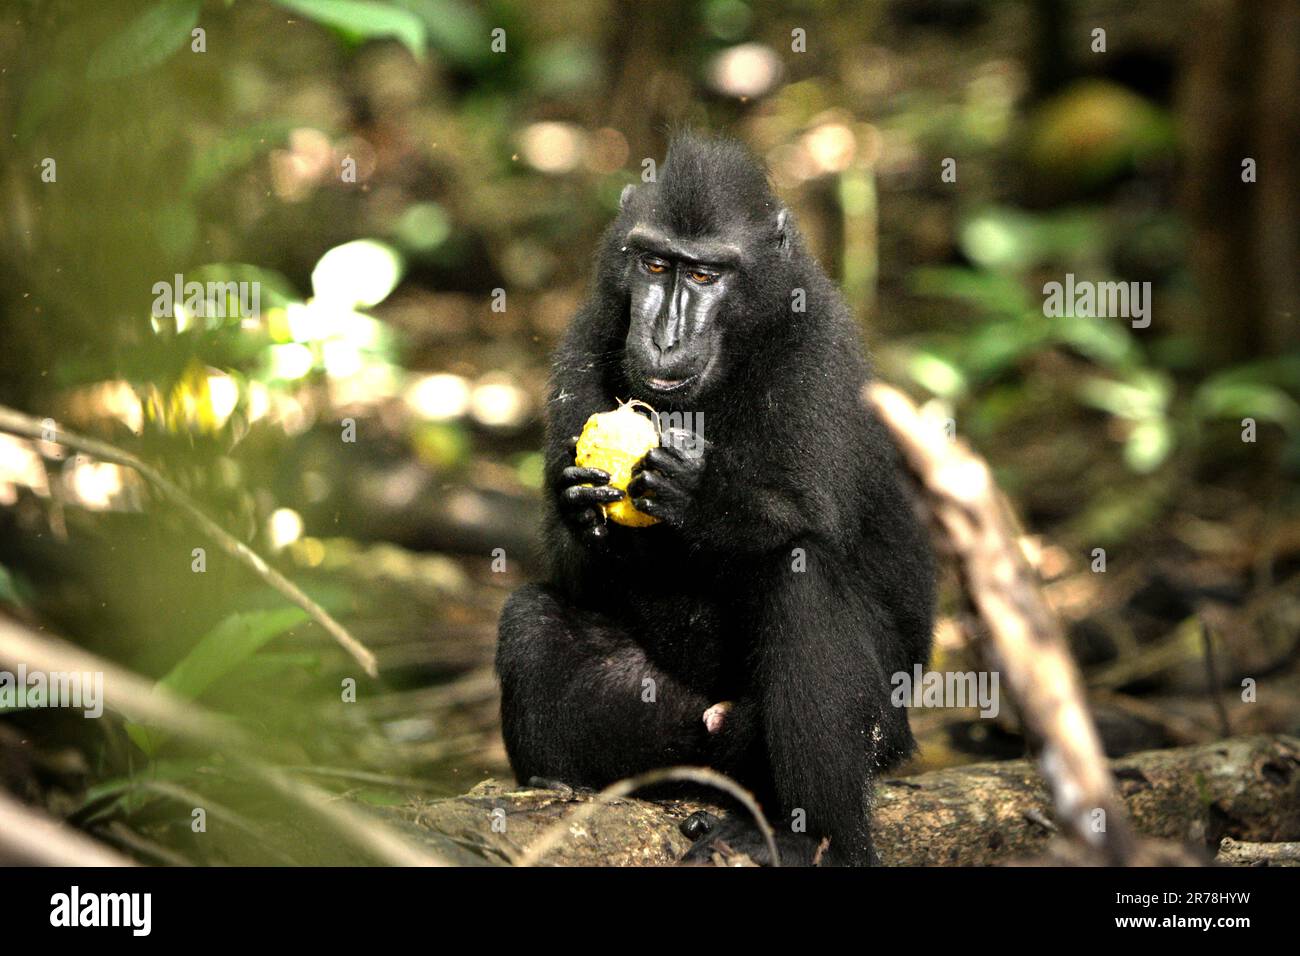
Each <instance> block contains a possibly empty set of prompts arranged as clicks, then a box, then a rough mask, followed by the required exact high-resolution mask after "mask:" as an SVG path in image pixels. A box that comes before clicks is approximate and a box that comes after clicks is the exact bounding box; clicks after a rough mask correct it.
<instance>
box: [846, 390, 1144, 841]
mask: <svg viewBox="0 0 1300 956" xmlns="http://www.w3.org/2000/svg"><path fill="white" fill-rule="evenodd" d="M864 397H865V399H866V400H867V401H868V402H869V403H870V405H871V406H872V407H874V409H875V411H876V413H877V414H878V415H879V416H880V418H881V420H882V421H884V423H885V424H886V425H887V426H888V427H889V429H890V431H891V432H892V433H893V436H894V439H895V441H896V442H897V444H898V447H899V449H900V451H901V452H902V456H903V460H904V463H905V464H906V466H907V468H908V469H909V470H910V471H911V473H912V474H913V475H914V476H915V478H916V479H917V483H918V484H919V486H920V491H921V496H922V499H923V502H924V504H925V506H926V507H927V509H928V511H929V512H930V514H931V515H932V516H933V519H934V521H935V523H936V524H937V525H938V528H939V530H940V532H941V533H942V534H943V536H944V538H945V539H946V542H947V543H948V544H949V546H950V547H951V550H952V552H953V554H954V556H955V558H956V561H957V567H958V572H959V574H960V577H961V581H962V585H963V587H964V589H965V591H966V594H967V596H968V597H969V598H970V600H971V602H972V604H973V605H974V607H975V609H976V610H977V611H978V612H979V617H980V620H981V621H982V623H983V624H984V628H983V629H982V630H983V631H984V632H985V633H986V634H987V642H988V648H989V651H990V652H991V653H990V657H991V659H992V660H993V662H994V663H995V665H996V666H997V668H998V669H999V671H1000V672H1001V676H1002V679H1003V680H1004V681H1005V685H1006V687H1007V689H1008V691H1010V693H1011V695H1012V697H1013V698H1014V700H1015V702H1016V704H1017V707H1018V709H1019V712H1020V714H1021V716H1022V718H1023V720H1024V722H1025V724H1026V725H1027V727H1028V729H1029V730H1030V732H1031V734H1033V735H1034V736H1035V737H1036V738H1037V739H1038V740H1039V741H1041V743H1042V752H1041V758H1040V759H1041V762H1042V767H1043V772H1044V774H1045V775H1046V776H1047V778H1048V780H1049V781H1050V782H1051V786H1052V794H1053V796H1054V798H1055V805H1056V815H1057V818H1058V819H1059V820H1061V821H1062V822H1063V823H1064V825H1065V827H1066V829H1067V830H1068V831H1069V832H1071V833H1073V834H1074V835H1075V836H1076V837H1077V838H1078V839H1079V840H1080V841H1081V842H1082V843H1083V844H1085V845H1088V846H1092V847H1094V848H1096V849H1098V850H1100V851H1101V852H1102V853H1103V855H1104V857H1105V858H1106V860H1107V861H1108V862H1111V863H1124V862H1127V861H1129V859H1130V858H1131V855H1132V852H1133V841H1132V839H1131V833H1130V829H1129V826H1128V823H1127V821H1126V820H1125V818H1124V808H1123V804H1122V803H1121V802H1120V801H1119V800H1118V799H1117V797H1116V794H1115V787H1114V781H1113V780H1112V779H1111V776H1110V772H1109V770H1108V769H1107V766H1106V761H1105V757H1104V755H1103V751H1102V747H1101V740H1100V738H1099V737H1098V735H1097V728H1096V726H1095V725H1094V724H1093V721H1092V717H1091V715H1090V714H1089V712H1088V708H1087V704H1086V702H1085V699H1084V694H1083V682H1082V681H1081V679H1080V677H1079V672H1078V669H1077V668H1076V667H1075V664H1074V660H1073V659H1072V658H1071V656H1070V651H1069V647H1068V645H1067V643H1066V641H1065V636H1064V634H1063V632H1062V630H1061V625H1060V622H1059V621H1058V620H1057V618H1056V616H1055V614H1053V613H1052V610H1051V608H1049V607H1048V605H1047V602H1046V601H1045V600H1044V598H1043V595H1042V592H1041V591H1040V590H1039V584H1038V580H1037V576H1036V575H1035V573H1034V571H1033V569H1032V568H1031V567H1030V566H1029V563H1028V562H1027V561H1026V560H1025V558H1024V556H1023V554H1022V553H1021V551H1020V548H1019V546H1018V544H1017V542H1018V539H1019V533H1018V531H1017V529H1016V526H1015V522H1014V521H1013V519H1012V517H1011V511H1010V508H1009V506H1008V504H1007V503H1006V501H1005V499H1004V498H1003V497H1002V494H1001V493H1000V492H999V491H998V488H997V485H996V484H995V483H994V481H993V475H992V473H991V472H990V470H989V467H988V465H987V464H986V463H985V462H984V460H983V459H982V458H980V457H979V456H978V455H976V454H975V453H973V452H972V451H971V450H970V448H969V447H967V445H966V443H965V442H963V441H960V440H958V439H953V438H949V437H948V435H947V434H945V432H944V431H943V430H941V429H939V428H937V427H934V426H933V425H930V424H928V423H926V422H925V420H924V419H923V417H922V415H921V413H920V411H919V410H918V409H917V407H916V406H915V405H914V404H912V401H911V400H910V399H909V398H908V397H907V396H906V395H904V394H903V393H902V392H900V391H898V390H897V389H893V388H890V387H889V386H887V385H881V384H879V383H876V384H873V385H870V386H868V388H867V391H866V394H865V396H864Z"/></svg>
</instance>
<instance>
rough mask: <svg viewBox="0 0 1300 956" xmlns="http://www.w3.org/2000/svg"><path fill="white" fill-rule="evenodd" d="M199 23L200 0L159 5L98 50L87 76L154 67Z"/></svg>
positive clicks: (115, 75)
mask: <svg viewBox="0 0 1300 956" xmlns="http://www.w3.org/2000/svg"><path fill="white" fill-rule="evenodd" d="M198 22H199V0H164V2H163V3H158V4H155V5H154V6H152V7H150V8H149V9H148V10H146V11H145V12H144V13H142V14H140V16H138V17H136V18H135V19H134V20H132V21H131V22H130V23H128V24H127V25H126V26H125V27H123V28H122V30H121V31H119V32H118V33H116V34H114V35H113V36H112V37H111V38H110V39H109V40H108V42H107V43H105V44H104V45H103V46H101V47H100V48H99V49H98V50H96V51H95V52H94V54H93V55H92V56H91V58H90V63H89V64H88V65H87V66H86V78H87V79H90V80H94V81H102V80H115V79H118V78H119V77H123V76H131V75H132V74H135V73H144V72H146V71H147V70H152V69H153V68H154V67H155V66H158V65H159V64H160V63H162V62H163V61H164V60H166V59H167V58H168V57H170V56H171V55H172V54H173V53H175V52H176V51H177V50H179V49H180V48H181V47H182V46H184V45H185V42H186V41H187V40H189V39H190V31H191V30H193V29H194V27H195V26H196V25H197V24H198Z"/></svg>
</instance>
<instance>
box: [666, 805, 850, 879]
mask: <svg viewBox="0 0 1300 956" xmlns="http://www.w3.org/2000/svg"><path fill="white" fill-rule="evenodd" d="M678 830H680V831H681V833H682V835H683V836H685V837H689V838H690V839H692V840H694V841H695V843H694V844H693V845H692V846H691V847H690V849H688V850H687V851H686V852H685V853H684V854H683V855H682V858H681V860H680V862H681V863H685V864H689V865H695V866H701V865H703V866H735V865H752V864H755V863H756V864H758V865H759V866H771V865H772V854H771V851H769V850H768V847H767V841H766V840H764V839H763V833H762V831H761V830H759V828H758V826H757V825H756V824H755V823H754V821H753V820H751V819H749V818H748V817H747V816H746V815H743V814H742V813H736V814H733V815H730V816H727V817H718V816H716V815H714V814H712V813H709V812H708V811H707V810H697V811H696V812H695V813H692V814H691V815H690V816H689V817H687V818H686V819H685V820H683V821H682V822H681V823H680V824H678ZM774 836H775V838H776V848H777V852H778V853H779V854H780V855H781V865H782V866H818V865H822V864H824V862H826V861H824V860H823V858H822V857H823V855H824V848H822V847H821V845H820V841H818V840H816V839H814V838H812V837H810V836H808V835H807V834H802V833H790V832H787V831H784V830H779V829H778V830H776V831H775V833H774Z"/></svg>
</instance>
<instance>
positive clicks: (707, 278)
mask: <svg viewBox="0 0 1300 956" xmlns="http://www.w3.org/2000/svg"><path fill="white" fill-rule="evenodd" d="M686 277H687V278H688V279H690V280H691V281H692V282H694V283H696V284H697V285H708V284H709V283H710V282H717V281H718V277H717V275H716V274H715V273H712V272H701V271H700V270H699V269H692V270H691V271H690V272H688V273H686Z"/></svg>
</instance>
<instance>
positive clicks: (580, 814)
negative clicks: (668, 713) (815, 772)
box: [515, 767, 781, 866]
mask: <svg viewBox="0 0 1300 956" xmlns="http://www.w3.org/2000/svg"><path fill="white" fill-rule="evenodd" d="M671 781H683V782H686V783H698V784H701V785H703V786H706V787H715V788H717V789H718V790H721V791H723V792H724V793H728V794H730V795H731V796H733V797H735V798H736V799H737V800H739V801H740V802H741V804H742V805H743V806H744V807H745V809H746V810H748V811H749V812H750V814H751V815H752V816H753V817H754V822H755V823H757V824H758V829H759V832H761V833H762V834H763V840H764V842H765V843H766V844H767V852H768V853H769V854H771V857H772V865H773V866H780V865H781V855H780V854H779V853H778V852H777V849H776V834H775V833H773V832H772V826H771V824H769V823H768V822H767V817H765V816H763V810H762V808H761V807H759V805H758V801H757V800H755V799H754V795H753V794H752V793H750V792H749V791H748V790H746V789H745V788H744V787H742V786H741V785H740V784H738V783H736V781H734V780H732V779H731V778H730V777H728V776H726V775H725V774H721V773H718V772H717V771H716V770H710V769H709V768H708V767H665V768H664V769H662V770H650V771H648V772H646V773H639V774H637V775H636V776H635V777H626V778H624V779H623V780H619V781H617V782H615V783H612V784H610V785H609V786H608V787H606V788H605V789H604V790H602V791H600V792H599V793H597V794H595V795H594V796H593V797H592V798H591V800H590V801H588V802H587V803H584V804H583V805H582V806H580V807H578V808H577V809H576V810H574V811H573V813H570V814H568V815H567V816H565V817H564V819H562V820H560V821H559V822H557V823H556V824H554V825H553V826H551V827H550V828H549V829H547V830H546V831H545V832H543V833H542V835H541V836H540V837H538V838H537V839H536V840H534V841H533V842H532V843H531V844H529V845H528V846H527V847H525V848H524V851H523V853H521V854H520V855H519V856H518V857H517V858H516V860H515V864H516V865H518V866H534V865H535V864H537V863H538V862H539V861H540V860H541V859H542V857H543V856H545V855H546V854H547V853H549V852H550V851H551V850H552V849H553V848H554V847H555V846H556V845H557V844H558V843H559V842H560V840H561V838H562V837H563V836H564V834H565V833H567V832H569V829H570V828H571V827H573V826H574V825H575V824H578V823H581V822H582V821H583V820H585V819H587V818H588V817H590V816H591V815H592V814H593V813H595V812H596V810H598V809H599V808H600V807H603V806H605V805H606V804H608V803H612V802H613V801H615V800H618V799H620V798H622V797H626V796H629V795H630V794H632V793H634V792H635V791H637V790H640V789H642V788H644V787H651V786H654V785H655V784H658V783H668V782H671Z"/></svg>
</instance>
